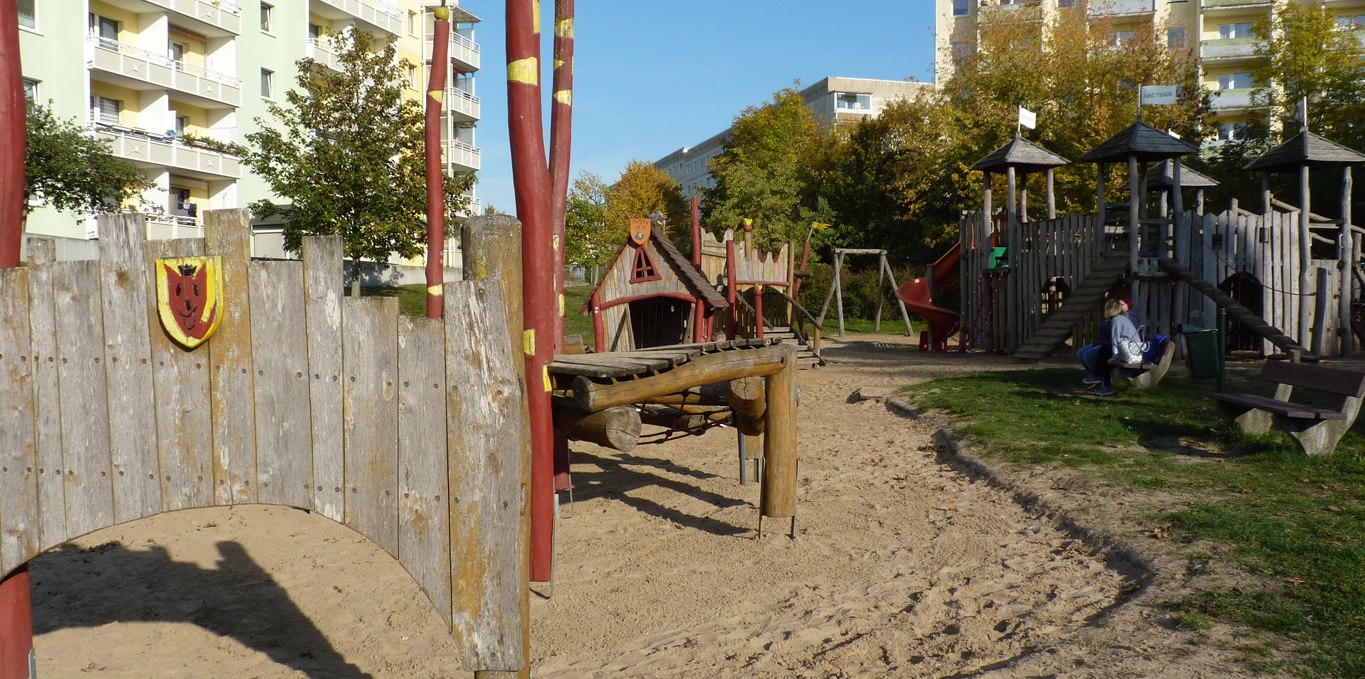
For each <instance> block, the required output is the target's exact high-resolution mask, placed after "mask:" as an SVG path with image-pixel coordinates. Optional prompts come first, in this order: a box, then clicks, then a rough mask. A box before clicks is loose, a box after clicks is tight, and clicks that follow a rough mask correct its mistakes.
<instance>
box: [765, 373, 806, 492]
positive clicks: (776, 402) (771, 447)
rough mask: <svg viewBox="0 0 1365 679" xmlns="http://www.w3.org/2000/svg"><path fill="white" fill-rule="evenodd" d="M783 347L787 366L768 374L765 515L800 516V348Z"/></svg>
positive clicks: (766, 386)
mask: <svg viewBox="0 0 1365 679" xmlns="http://www.w3.org/2000/svg"><path fill="white" fill-rule="evenodd" d="M778 348H779V349H781V350H782V362H783V365H784V367H783V369H782V370H779V371H778V372H776V373H773V374H772V375H769V376H768V379H767V383H766V385H765V388H764V389H765V397H766V400H767V402H768V403H767V410H766V411H765V413H764V420H765V423H764V428H765V433H764V436H763V459H764V465H763V496H762V507H760V510H761V511H762V512H763V516H767V517H774V518H781V517H788V516H795V515H796V485H797V478H796V471H797V469H796V468H797V450H796V422H797V413H796V348H795V347H791V346H787V347H778Z"/></svg>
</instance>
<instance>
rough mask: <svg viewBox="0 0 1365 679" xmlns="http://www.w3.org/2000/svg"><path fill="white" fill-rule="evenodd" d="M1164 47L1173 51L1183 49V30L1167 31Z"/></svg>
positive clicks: (1172, 29)
mask: <svg viewBox="0 0 1365 679" xmlns="http://www.w3.org/2000/svg"><path fill="white" fill-rule="evenodd" d="M1166 47H1167V48H1169V49H1173V50H1178V49H1185V29H1183V28H1171V29H1167V31H1166Z"/></svg>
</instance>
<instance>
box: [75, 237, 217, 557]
mask: <svg viewBox="0 0 1365 679" xmlns="http://www.w3.org/2000/svg"><path fill="white" fill-rule="evenodd" d="M98 281H99V262H59V263H57V264H54V265H52V287H53V302H54V308H55V309H57V310H58V313H57V315H56V321H57V322H56V336H57V391H58V394H59V395H60V398H61V408H60V410H61V430H62V460H63V464H62V471H64V472H65V473H66V476H65V477H64V478H65V484H66V488H65V493H66V529H67V532H68V534H69V535H70V536H72V537H74V536H77V535H85V534H86V533H89V532H90V531H93V530H96V529H99V528H104V527H106V526H110V525H112V524H113V522H114V486H113V480H112V479H110V478H109V468H110V463H109V405H108V398H109V395H108V393H107V391H106V388H105V374H104V322H103V318H102V314H101V312H100V300H99V294H98V292H94V293H92V291H91V288H92V287H95V288H98ZM201 405H202V402H201ZM167 409H168V410H169V409H170V406H169V405H168V406H167ZM158 419H160V418H158Z"/></svg>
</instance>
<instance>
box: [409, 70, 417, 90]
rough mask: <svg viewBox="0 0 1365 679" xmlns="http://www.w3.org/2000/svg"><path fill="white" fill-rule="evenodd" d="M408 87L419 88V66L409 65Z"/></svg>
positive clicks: (411, 88)
mask: <svg viewBox="0 0 1365 679" xmlns="http://www.w3.org/2000/svg"><path fill="white" fill-rule="evenodd" d="M408 89H410V90H415V89H417V67H416V66H409V67H408Z"/></svg>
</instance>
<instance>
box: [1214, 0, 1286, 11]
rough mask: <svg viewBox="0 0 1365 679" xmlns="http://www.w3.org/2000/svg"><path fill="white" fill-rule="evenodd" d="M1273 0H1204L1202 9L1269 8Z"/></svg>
mask: <svg viewBox="0 0 1365 679" xmlns="http://www.w3.org/2000/svg"><path fill="white" fill-rule="evenodd" d="M1274 4H1275V2H1274V0H1204V7H1203V8H1204V11H1205V12H1209V11H1214V10H1228V9H1235V10H1247V9H1267V10H1268V9H1270V7H1271V6H1272V5H1274Z"/></svg>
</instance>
